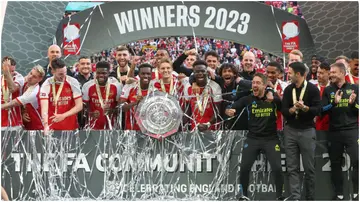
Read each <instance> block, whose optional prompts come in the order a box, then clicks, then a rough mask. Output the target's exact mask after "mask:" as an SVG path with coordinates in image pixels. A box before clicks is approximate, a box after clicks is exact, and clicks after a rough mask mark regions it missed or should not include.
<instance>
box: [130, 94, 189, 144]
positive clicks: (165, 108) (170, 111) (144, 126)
mask: <svg viewBox="0 0 360 202" xmlns="http://www.w3.org/2000/svg"><path fill="white" fill-rule="evenodd" d="M182 116H183V111H182V110H181V107H180V105H179V101H178V100H177V99H176V98H175V97H174V96H171V95H169V94H167V93H164V92H161V91H153V92H151V93H150V94H149V95H148V96H146V97H145V98H144V99H143V100H141V101H140V103H139V104H138V106H137V108H136V111H135V119H136V121H137V124H138V125H139V127H140V130H141V132H142V133H144V134H145V135H148V136H151V137H153V138H156V139H160V138H165V137H168V136H170V135H172V134H174V133H176V132H177V131H178V129H179V126H180V123H181V120H182Z"/></svg>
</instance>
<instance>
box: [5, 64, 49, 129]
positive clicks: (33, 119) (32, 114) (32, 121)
mask: <svg viewBox="0 0 360 202" xmlns="http://www.w3.org/2000/svg"><path fill="white" fill-rule="evenodd" d="M44 74H45V72H44V70H43V67H41V66H40V65H36V66H35V67H34V68H33V69H32V70H31V71H30V73H29V74H28V76H27V82H25V84H24V87H23V88H22V92H24V93H23V94H22V95H21V96H19V97H16V98H15V99H13V100H12V101H10V102H8V103H3V104H2V105H1V109H2V110H9V109H10V108H13V107H18V106H24V107H25V110H24V111H25V113H24V114H23V116H24V117H23V125H24V129H25V130H42V129H43V124H42V122H41V116H40V99H39V94H40V86H39V82H40V81H41V80H42V78H43V77H44Z"/></svg>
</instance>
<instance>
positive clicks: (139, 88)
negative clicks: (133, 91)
mask: <svg viewBox="0 0 360 202" xmlns="http://www.w3.org/2000/svg"><path fill="white" fill-rule="evenodd" d="M149 90H150V85H149V87H148V90H147V94H149ZM141 92H142V89H141V86H140V81H139V82H138V96H142V93H141Z"/></svg>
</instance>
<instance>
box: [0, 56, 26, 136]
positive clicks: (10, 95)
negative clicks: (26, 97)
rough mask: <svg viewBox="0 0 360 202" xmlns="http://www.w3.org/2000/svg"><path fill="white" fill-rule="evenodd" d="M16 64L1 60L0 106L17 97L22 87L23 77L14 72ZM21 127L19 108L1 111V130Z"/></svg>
mask: <svg viewBox="0 0 360 202" xmlns="http://www.w3.org/2000/svg"><path fill="white" fill-rule="evenodd" d="M15 68H16V62H15V60H14V59H12V58H10V57H4V58H3V60H2V70H3V75H1V104H2V105H3V104H6V103H8V102H10V101H11V100H12V99H15V98H17V97H19V96H20V95H21V93H22V91H21V89H22V87H23V86H24V77H23V76H22V75H21V74H19V73H18V72H16V71H15ZM21 125H22V118H21V108H20V106H16V107H13V108H11V109H8V110H5V109H4V110H1V129H2V130H3V129H6V127H12V129H14V130H16V129H19V128H20V127H21Z"/></svg>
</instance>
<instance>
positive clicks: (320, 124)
mask: <svg viewBox="0 0 360 202" xmlns="http://www.w3.org/2000/svg"><path fill="white" fill-rule="evenodd" d="M329 78H330V64H329V63H327V62H323V63H321V64H320V66H319V68H318V70H317V79H318V83H317V85H316V86H317V87H318V89H319V91H320V98H321V97H322V95H323V93H324V90H325V88H326V87H328V86H329V85H330V80H329ZM328 129H329V115H328V114H326V115H324V116H317V117H316V130H325V131H327V130H328Z"/></svg>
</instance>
